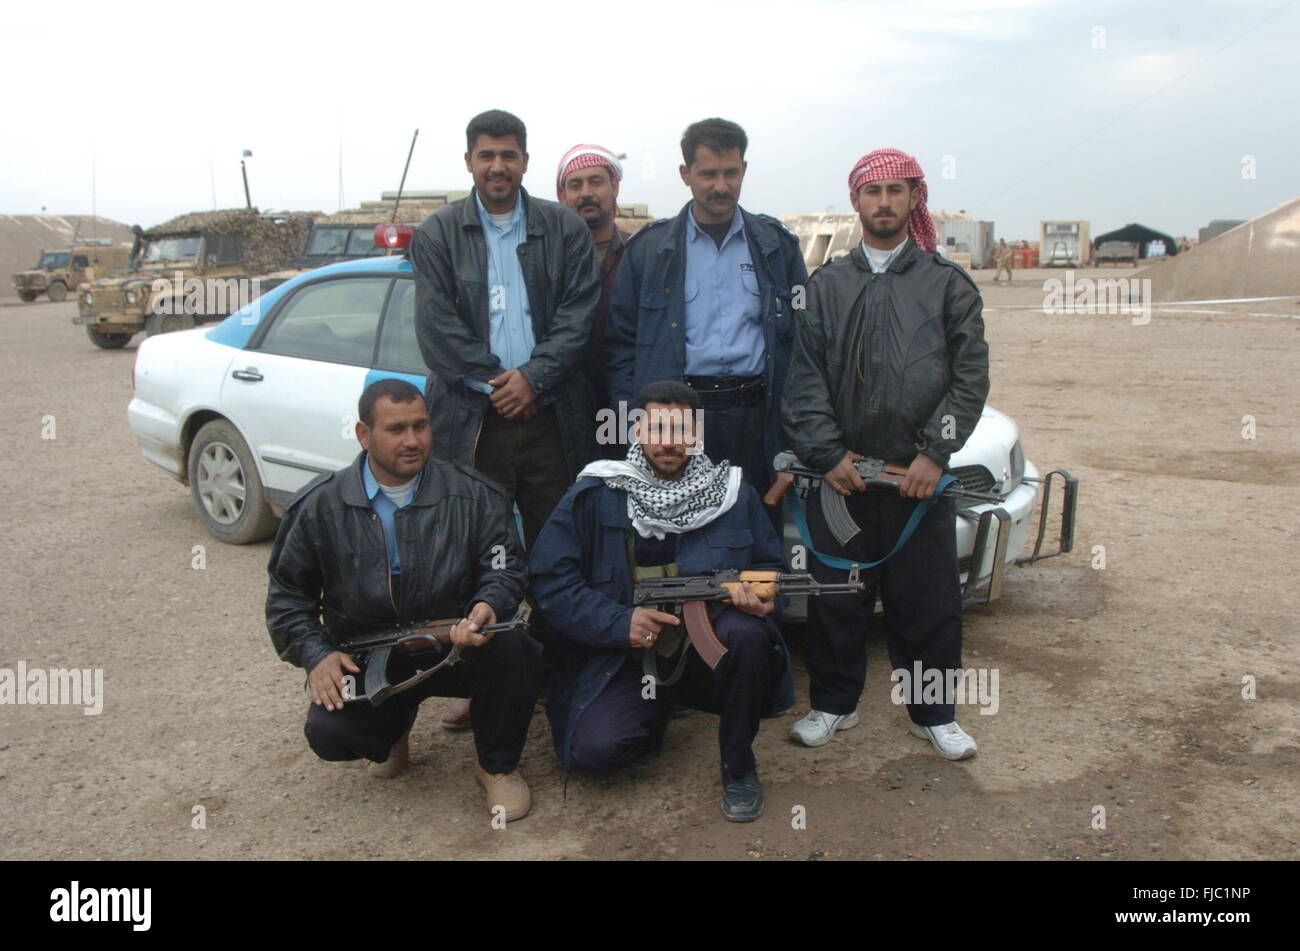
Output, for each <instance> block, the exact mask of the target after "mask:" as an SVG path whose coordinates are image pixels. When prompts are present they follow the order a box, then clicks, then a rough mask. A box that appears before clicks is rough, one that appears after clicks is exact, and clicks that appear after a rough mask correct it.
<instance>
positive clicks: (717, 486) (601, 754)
mask: <svg viewBox="0 0 1300 951" xmlns="http://www.w3.org/2000/svg"><path fill="white" fill-rule="evenodd" d="M636 405H637V408H638V409H639V410H641V411H642V414H643V415H642V416H641V419H640V420H639V421H638V422H637V425H636V441H635V443H633V445H632V446H631V447H630V449H629V451H628V453H627V459H626V461H616V460H602V461H599V462H594V463H592V464H591V465H589V466H587V467H586V468H585V469H584V470H583V471H582V472H581V473H580V474H579V477H578V481H577V482H576V483H575V484H574V485H573V487H572V488H570V489H569V491H568V493H567V494H565V496H564V498H563V499H561V501H560V503H559V505H558V506H556V508H555V511H554V512H552V513H551V517H550V519H549V520H548V521H547V523H546V525H545V526H544V527H543V528H542V531H541V533H540V534H539V535H538V537H537V544H536V545H535V546H534V548H533V550H532V552H531V553H530V560H529V569H530V574H531V577H532V581H531V585H532V594H533V598H534V600H535V601H536V603H537V607H538V608H539V609H540V610H541V611H542V612H543V613H545V615H546V617H547V620H548V622H549V623H550V624H552V625H553V626H554V627H555V629H556V630H557V632H558V641H557V649H556V656H555V667H554V669H553V671H552V674H551V691H550V697H549V700H548V703H547V713H548V715H549V716H550V720H551V733H552V736H553V738H554V741H555V751H556V754H557V755H558V756H559V759H560V762H561V763H562V764H563V765H564V766H565V767H566V768H567V769H576V770H582V771H587V772H593V773H605V772H610V771H613V770H615V769H618V768H620V767H624V766H629V765H632V764H634V763H637V762H640V761H644V760H646V759H649V758H652V757H653V756H654V754H656V753H657V752H658V750H659V748H660V745H661V744H662V742H663V736H664V731H665V729H666V727H667V725H668V720H669V716H670V711H671V710H672V707H673V704H674V702H678V703H681V704H684V705H685V706H689V707H694V708H696V709H700V710H707V711H709V712H712V713H717V714H718V715H719V718H720V719H719V724H718V745H719V748H720V751H721V754H722V789H723V792H722V812H723V815H725V816H726V817H727V818H728V819H731V820H733V821H736V822H747V821H750V820H752V819H757V818H758V817H759V815H760V814H761V813H762V811H763V791H762V787H761V786H760V784H759V781H758V772H757V763H756V761H755V759H754V752H753V742H754V737H755V736H756V735H757V733H758V725H759V719H760V717H762V716H775V715H776V714H778V713H781V712H783V711H784V710H787V709H789V707H790V706H791V705H793V703H794V683H793V679H792V676H791V672H790V656H789V652H788V650H787V649H786V645H785V643H784V641H783V640H782V639H781V634H780V631H779V630H778V628H777V626H776V624H775V622H774V621H773V613H774V611H775V610H776V607H777V603H776V601H775V600H771V599H769V600H763V599H761V598H760V597H759V593H758V592H755V591H754V590H753V587H752V586H751V585H750V584H749V583H748V582H740V581H739V579H736V580H737V583H736V584H735V586H734V587H733V589H732V590H731V592H729V593H730V599H731V603H730V604H729V605H724V604H723V603H722V602H721V601H716V602H715V603H717V604H718V606H719V608H720V610H718V611H717V612H716V613H715V614H713V616H711V617H706V618H705V620H706V621H711V626H712V630H711V632H710V635H711V637H710V640H711V641H713V642H715V646H714V647H713V648H712V649H710V648H709V647H706V648H705V650H704V652H705V654H707V656H704V655H702V654H701V653H700V652H699V651H698V650H697V649H696V648H695V647H693V646H692V644H693V643H694V641H693V639H692V637H691V636H689V634H688V632H687V631H686V630H684V627H685V625H683V624H682V621H681V619H680V618H679V617H677V616H676V615H675V614H673V613H670V612H668V611H665V610H661V609H660V607H662V606H664V605H666V604H669V603H671V599H670V598H668V599H665V600H659V601H656V602H654V603H657V604H659V605H660V607H655V606H654V604H652V603H647V604H645V605H643V606H638V605H637V603H636V602H635V600H634V589H635V586H636V584H637V583H638V582H643V581H646V580H647V579H650V578H660V579H668V578H686V577H688V576H695V575H712V573H713V572H715V571H718V570H736V571H742V570H748V569H767V570H769V571H773V572H780V571H783V570H784V562H785V558H784V552H783V550H782V546H781V541H780V539H779V538H777V535H776V530H775V529H774V528H773V527H772V522H771V520H770V519H769V518H768V516H767V514H766V513H765V512H764V510H763V505H762V502H761V501H760V500H759V498H758V494H757V492H755V490H754V489H753V488H752V487H750V486H749V485H748V484H746V483H744V482H742V481H741V474H740V469H739V468H737V467H735V466H728V465H726V463H725V461H722V462H721V464H718V465H715V464H714V463H713V462H711V461H710V460H709V458H708V457H707V456H706V455H705V454H704V453H703V452H700V451H692V450H693V448H694V447H695V446H696V444H697V441H698V438H699V436H700V435H701V427H700V422H701V420H700V416H701V413H700V397H699V395H698V394H697V393H696V392H695V391H694V390H692V389H691V388H690V387H688V386H686V385H685V384H684V383H680V382H677V381H662V382H659V383H652V384H650V385H648V386H646V387H645V388H644V389H643V390H642V391H641V392H640V394H638V396H637V400H636ZM757 435H758V434H756V438H757ZM701 594H702V592H701ZM695 633H696V635H697V637H698V636H700V635H702V634H703V631H702V629H701V628H699V626H698V625H697V628H696V632H695ZM701 643H704V641H701Z"/></svg>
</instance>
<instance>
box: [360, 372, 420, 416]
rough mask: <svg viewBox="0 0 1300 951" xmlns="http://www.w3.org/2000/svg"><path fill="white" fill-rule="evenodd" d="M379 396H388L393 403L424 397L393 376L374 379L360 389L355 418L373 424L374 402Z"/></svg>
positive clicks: (418, 391) (412, 387)
mask: <svg viewBox="0 0 1300 951" xmlns="http://www.w3.org/2000/svg"><path fill="white" fill-rule="evenodd" d="M381 396H386V397H388V398H389V399H390V400H392V401H393V402H394V403H409V402H411V400H422V399H424V394H423V393H421V392H420V390H419V389H418V388H417V387H414V386H412V385H411V384H410V383H407V382H406V381H405V380H399V379H397V378H395V377H385V378H384V379H382V380H375V382H374V383H371V384H370V385H369V386H367V387H366V388H365V389H364V390H362V392H361V399H359V400H357V418H358V419H360V420H361V422H363V423H365V424H366V425H367V426H373V425H374V422H375V403H376V402H378V401H379V398H380V397H381Z"/></svg>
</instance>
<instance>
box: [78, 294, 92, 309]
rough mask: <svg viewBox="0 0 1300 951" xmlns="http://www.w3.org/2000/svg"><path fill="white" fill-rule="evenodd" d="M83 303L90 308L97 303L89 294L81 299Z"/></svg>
mask: <svg viewBox="0 0 1300 951" xmlns="http://www.w3.org/2000/svg"><path fill="white" fill-rule="evenodd" d="M81 302H82V303H83V304H85V305H86V306H87V307H89V306H90V305H91V304H93V303H95V298H93V297H91V296H90V295H89V294H86V295H85V296H84V297H82V298H81Z"/></svg>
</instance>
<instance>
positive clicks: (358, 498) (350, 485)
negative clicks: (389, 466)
mask: <svg viewBox="0 0 1300 951" xmlns="http://www.w3.org/2000/svg"><path fill="white" fill-rule="evenodd" d="M365 458H366V451H365V450H364V449H363V450H361V451H360V452H359V453H357V457H356V458H355V459H353V460H352V462H351V463H350V464H349V465H348V467H347V468H346V469H344V470H343V471H342V472H341V473H340V475H339V477H340V478H341V479H342V480H343V484H342V486H341V487H340V489H339V496H340V498H342V500H343V504H345V505H351V506H353V507H355V508H363V509H368V508H370V507H371V506H370V497H369V496H368V495H367V494H366V486H365V482H364V481H363V480H362V475H361V467H362V466H363V465H365ZM440 465H443V463H441V462H439V461H438V460H437V459H436V458H434V456H433V455H432V454H430V455H429V458H428V460H427V461H426V462H425V463H424V468H423V469H421V470H420V488H419V490H418V491H417V492H416V493H415V498H413V499H411V501H410V502H409V503H408V508H409V507H410V506H411V505H433V504H434V503H436V502H437V501H438V492H437V490H436V488H435V487H434V482H435V481H437V479H436V478H435V477H434V469H435V468H436V467H437V466H440Z"/></svg>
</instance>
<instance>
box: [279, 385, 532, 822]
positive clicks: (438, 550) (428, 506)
mask: <svg viewBox="0 0 1300 951" xmlns="http://www.w3.org/2000/svg"><path fill="white" fill-rule="evenodd" d="M357 415H358V417H359V418H360V421H359V422H358V423H357V424H356V436H357V441H358V442H360V443H361V453H360V455H358V456H357V459H356V461H355V462H353V463H352V464H351V465H349V466H348V467H347V468H345V469H342V470H340V471H338V472H331V473H327V474H325V475H322V476H319V477H317V478H316V479H315V480H314V481H313V482H311V483H310V484H309V485H308V486H307V487H306V488H304V489H302V490H301V491H299V492H298V494H297V495H295V496H294V497H293V499H291V500H290V502H289V504H288V505H287V506H286V508H285V511H284V518H283V520H282V521H281V522H280V529H279V531H278V532H277V533H276V537H275V546H274V547H273V548H272V549H271V560H270V563H269V564H268V565H267V572H268V575H269V583H268V585H267V593H266V625H267V628H268V629H269V630H270V633H271V641H272V643H273V644H274V645H275V649H276V652H277V653H278V654H279V655H280V658H281V659H282V660H285V661H288V662H289V663H291V664H294V665H296V666H298V667H302V668H303V669H304V670H306V671H307V672H308V674H307V683H308V688H309V690H310V693H311V698H312V705H311V706H310V707H308V708H307V725H306V728H305V731H304V732H305V733H306V736H307V742H308V744H309V745H310V746H311V749H312V751H313V752H315V753H316V755H317V756H319V757H320V758H321V759H324V760H357V759H362V758H365V759H369V760H371V764H370V766H369V767H368V770H369V772H370V774H371V775H372V776H378V777H381V778H385V779H387V778H391V777H393V776H396V775H397V774H398V773H400V772H402V771H403V770H404V769H405V768H406V766H407V762H408V760H409V757H410V748H409V740H408V737H409V734H410V731H411V725H412V724H413V723H414V722H415V717H416V712H417V711H418V709H419V706H420V703H421V702H423V701H424V700H426V699H427V698H429V697H435V696H437V697H473V698H474V714H473V721H474V722H473V729H474V747H475V752H476V754H477V767H476V778H477V780H478V783H479V785H480V786H482V787H483V789H484V792H485V793H486V794H487V801H488V808H489V811H491V810H493V808H494V807H496V806H500V807H502V809H503V810H504V813H503V814H504V818H505V819H506V820H507V821H509V820H512V819H518V818H521V817H522V816H524V815H525V814H526V813H527V812H528V810H529V808H530V806H531V804H532V796H531V795H530V793H529V791H528V784H527V783H526V782H525V781H524V778H523V777H522V776H521V775H520V774H519V772H518V771H517V770H516V766H517V765H518V763H519V757H520V754H521V753H522V752H523V748H524V743H525V741H526V740H527V739H528V724H529V722H530V721H531V720H532V713H533V700H534V698H536V696H537V691H538V689H539V688H540V686H541V648H540V647H539V646H538V644H537V643H536V642H535V641H533V640H532V639H531V638H529V637H528V636H527V635H526V634H522V633H516V632H502V633H497V634H492V633H486V634H485V633H482V632H481V630H480V629H481V628H482V627H483V626H484V625H487V624H495V623H496V622H497V621H504V620H507V619H509V618H510V617H512V616H513V615H514V614H515V610H516V608H517V607H518V605H519V602H520V600H521V599H522V598H523V596H524V584H525V580H526V573H525V570H524V562H523V557H522V555H523V552H522V550H521V549H520V547H519V538H518V536H517V535H516V534H515V523H514V518H513V517H512V516H511V514H510V508H509V505H508V504H507V502H506V498H505V496H504V495H503V494H502V492H501V490H500V489H499V488H498V487H497V486H496V485H494V484H492V483H491V482H489V481H488V480H487V479H484V478H483V477H482V476H481V475H479V474H478V473H477V472H475V471H474V470H473V469H470V468H467V467H464V466H459V465H456V464H454V463H449V462H444V461H442V460H439V459H435V458H433V457H432V456H430V453H429V414H428V411H427V410H426V409H425V403H424V398H423V397H422V396H421V395H420V391H419V390H418V389H416V388H415V387H414V386H412V385H411V384H410V383H407V382H406V381H405V380H396V379H382V380H377V381H376V382H374V383H372V384H371V385H370V386H368V387H366V389H365V391H364V392H363V393H362V394H361V399H360V401H359V404H358V407H357ZM440 617H463V620H461V621H460V623H458V624H457V625H456V626H455V627H454V628H453V629H452V632H451V637H452V641H453V643H455V644H458V645H460V646H461V647H462V648H463V649H464V653H463V655H462V659H461V662H460V663H457V664H454V665H450V666H447V667H445V668H443V669H442V670H440V671H438V672H437V673H435V674H433V675H432V676H431V677H429V678H428V679H427V680H426V681H424V683H422V684H419V685H417V686H415V687H412V688H411V689H410V690H407V691H406V692H404V693H400V694H397V695H396V696H394V697H392V698H391V699H389V700H388V701H386V702H385V703H383V704H381V705H379V706H372V705H371V704H370V702H369V701H368V700H350V699H349V693H352V694H353V695H355V694H357V693H359V692H360V691H355V690H349V686H350V684H351V685H352V686H354V685H356V684H359V683H362V682H364V673H363V671H362V670H361V668H360V666H358V664H357V663H356V662H355V661H354V660H353V658H352V656H351V655H349V654H346V653H344V652H342V651H340V650H339V648H338V645H339V643H340V642H341V641H342V640H344V639H346V638H349V637H354V636H357V635H361V634H365V633H367V632H368V631H370V630H375V629H381V628H388V627H394V626H397V625H399V624H412V623H415V622H417V621H425V620H428V619H430V618H440ZM396 662H397V661H396V660H395V661H394V663H396ZM414 672H415V668H414V667H412V668H411V670H410V673H412V674H413V673H414ZM349 678H351V680H350V684H349ZM494 815H495V813H494Z"/></svg>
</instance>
